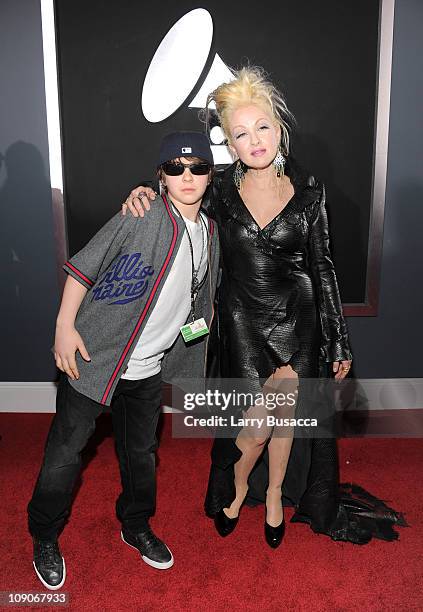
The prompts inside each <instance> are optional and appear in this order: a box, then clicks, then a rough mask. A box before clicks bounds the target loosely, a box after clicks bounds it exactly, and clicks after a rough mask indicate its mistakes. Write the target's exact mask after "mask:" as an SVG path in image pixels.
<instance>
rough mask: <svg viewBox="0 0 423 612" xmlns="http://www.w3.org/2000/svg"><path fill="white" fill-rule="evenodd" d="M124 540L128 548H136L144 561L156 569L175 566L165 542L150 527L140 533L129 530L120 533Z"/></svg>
mask: <svg viewBox="0 0 423 612" xmlns="http://www.w3.org/2000/svg"><path fill="white" fill-rule="evenodd" d="M120 535H121V538H122V540H123V541H124V542H125V544H128V546H131V547H132V548H136V549H137V550H138V551H139V552H140V553H141V557H142V560H143V561H145V562H146V563H147V564H148V565H151V567H155V568H156V569H169V567H172V565H173V555H172V553H171V552H170V550H169V549H168V547H167V546H166V544H165V543H164V542H162V541H161V540H159V538H158V537H157V536H156V535H154V533H153V532H152V531H151V528H150V527H147V528H146V529H144V530H143V531H140V532H138V533H131V532H130V531H128V530H127V529H122V531H121V532H120Z"/></svg>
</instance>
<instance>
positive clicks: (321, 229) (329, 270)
mask: <svg viewBox="0 0 423 612" xmlns="http://www.w3.org/2000/svg"><path fill="white" fill-rule="evenodd" d="M325 199H326V198H325V188H324V187H323V188H322V195H321V197H320V200H319V202H318V203H317V205H316V208H315V213H314V215H313V219H312V221H311V226H310V232H309V255H310V265H311V268H312V271H313V276H314V279H315V282H316V285H317V291H318V305H319V312H320V320H321V326H322V350H323V353H324V357H325V360H326V361H327V362H333V364H334V367H333V370H334V372H337V375H336V378H343V377H344V376H345V375H346V374H347V372H348V369H349V365H350V363H351V360H352V355H351V350H350V345H349V341H348V330H347V326H346V323H345V319H344V317H343V314H342V304H341V298H340V295H339V289H338V283H337V280H336V274H335V268H334V265H333V262H332V256H331V252H330V247H329V228H328V219H327V213H326V205H325ZM341 368H347V369H346V370H345V369H344V370H343V372H344V376H342V375H341V374H342V372H340V369H341Z"/></svg>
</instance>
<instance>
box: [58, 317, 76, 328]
mask: <svg viewBox="0 0 423 612" xmlns="http://www.w3.org/2000/svg"><path fill="white" fill-rule="evenodd" d="M74 327H75V322H74V321H69V319H57V321H56V329H60V330H63V329H73V328H74Z"/></svg>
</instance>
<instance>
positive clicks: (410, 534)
mask: <svg viewBox="0 0 423 612" xmlns="http://www.w3.org/2000/svg"><path fill="white" fill-rule="evenodd" d="M51 418H52V415H38V414H37V415H32V414H0V434H1V436H2V440H1V442H0V461H1V501H2V504H1V505H2V515H1V516H2V520H1V534H0V537H1V540H0V541H1V549H2V552H1V555H0V559H1V561H0V563H1V568H0V591H14V592H22V591H26V592H28V591H32V592H35V591H44V592H45V589H44V588H43V587H42V585H41V583H39V581H38V579H37V578H36V576H35V574H34V571H33V568H32V545H31V539H30V537H29V535H28V534H27V531H26V504H27V502H28V499H29V497H30V494H31V491H32V487H33V484H34V480H35V478H36V475H37V473H38V469H39V463H40V460H41V456H42V449H43V445H44V441H45V436H46V433H47V430H48V426H49V423H50V420H51ZM163 421H164V424H163V430H162V433H161V447H160V449H159V466H158V511H157V514H156V516H155V517H154V518H153V519H152V526H153V528H154V529H155V531H156V532H157V534H158V535H159V536H161V537H163V539H164V540H165V541H166V543H167V544H168V545H169V547H170V548H171V549H172V551H173V553H174V557H175V565H174V567H173V568H172V569H170V570H168V571H161V572H160V571H158V570H155V569H153V568H150V567H148V566H147V565H145V563H143V562H142V561H141V558H140V557H139V556H138V553H137V552H136V551H134V550H132V549H130V548H129V547H127V546H126V545H124V544H123V543H122V542H121V540H120V537H119V524H118V522H117V520H116V518H115V514H114V501H115V497H116V495H117V493H118V490H119V474H118V467H117V461H116V459H115V455H114V448H113V439H112V437H111V424H110V418H109V415H104V416H102V417H101V418H100V419H99V422H98V427H97V431H96V434H95V435H94V436H93V438H92V439H91V441H90V444H89V447H88V449H87V453H86V457H85V458H86V467H85V469H84V472H83V476H82V486H81V487H80V489H79V491H78V495H77V497H76V500H75V503H74V506H73V511H72V516H71V520H70V522H69V524H68V526H67V527H66V529H65V531H64V532H63V534H62V536H61V540H60V542H61V548H62V552H63V554H64V556H65V559H66V565H67V570H68V578H67V581H66V584H65V586H64V588H63V591H66V592H67V593H69V597H70V606H69V608H68V609H71V610H84V611H89V610H113V611H115V610H116V611H120V610H139V611H144V610H145V611H149V612H150V611H151V612H156V611H162V610H170V611H179V610H181V611H182V610H184V611H185V610H186V611H189V612H190V611H203V610H204V611H209V610H210V611H211V610H213V611H220V610H222V611H223V610H227V609H230V610H236V611H237V610H247V611H256V610H266V611H276V610H278V611H280V610H295V611H311V610H313V611H319V610H330V611H339V612H341V611H350V610H360V612H362V611H366V610H375V611H379V610H380V611H387V610H423V595H422V584H423V530H422V523H423V513H422V510H423V490H422V473H423V442H422V441H421V440H418V439H356V440H353V439H349V440H341V441H340V460H341V477H342V480H345V481H349V480H352V481H355V482H357V483H359V484H360V485H362V486H364V487H366V488H368V489H369V490H370V491H371V492H374V493H375V494H376V495H377V496H379V497H382V498H383V499H385V500H387V501H388V502H390V503H391V504H392V505H393V507H394V508H396V509H397V510H401V511H403V512H404V513H405V516H406V519H407V521H408V523H409V525H410V527H407V528H400V529H399V531H400V539H399V541H397V542H392V543H386V542H382V541H379V540H374V541H372V542H371V543H370V544H368V545H366V546H361V547H360V546H355V545H353V544H348V543H340V542H333V541H332V540H330V539H329V538H328V537H326V536H322V535H316V534H313V533H312V532H311V530H310V529H309V528H308V527H307V526H306V525H301V524H289V523H288V525H287V533H286V536H285V539H284V542H283V544H282V546H281V547H280V548H279V549H277V550H275V551H273V550H271V549H270V548H268V547H267V545H266V544H265V542H264V539H263V533H262V531H263V529H262V524H263V520H264V509H263V506H260V507H257V508H253V509H251V508H248V507H247V508H246V507H244V508H243V510H242V514H241V519H240V522H239V525H238V527H237V529H236V531H235V532H234V533H233V534H232V535H231V536H230V537H228V538H227V539H221V538H219V537H218V536H217V534H216V533H215V531H214V526H213V523H212V521H211V520H209V519H207V518H206V517H205V516H204V514H203V509H202V505H203V497H204V492H205V487H206V483H207V475H208V467H209V449H210V444H211V441H210V440H198V439H197V440H182V439H172V437H171V431H170V430H171V427H170V416H169V415H166V416H165V417H164V418H163ZM286 515H287V518H288V519H289V518H290V517H291V516H292V510H291V509H288V510H287V511H286ZM9 609H12V608H9ZM16 609H18V608H16ZM20 609H22V608H20ZM38 609H39V608H38Z"/></svg>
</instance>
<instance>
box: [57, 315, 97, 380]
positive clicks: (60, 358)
mask: <svg viewBox="0 0 423 612" xmlns="http://www.w3.org/2000/svg"><path fill="white" fill-rule="evenodd" d="M76 351H79V352H80V354H81V357H82V358H83V359H85V361H91V357H90V356H89V354H88V351H87V349H86V348H85V344H84V341H83V340H82V338H81V336H80V335H79V333H78V332H77V331H76V329H75V327H73V326H66V327H61V326H57V327H56V338H55V341H54V358H55V360H56V365H57V367H58V368H59V370H61V371H62V372H66V374H67V375H68V376H69V378H71V379H72V380H78V378H79V372H78V368H77V365H76V359H75V353H76Z"/></svg>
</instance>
